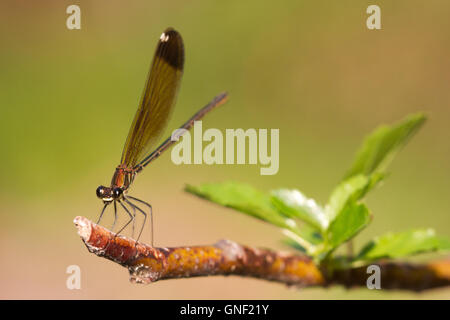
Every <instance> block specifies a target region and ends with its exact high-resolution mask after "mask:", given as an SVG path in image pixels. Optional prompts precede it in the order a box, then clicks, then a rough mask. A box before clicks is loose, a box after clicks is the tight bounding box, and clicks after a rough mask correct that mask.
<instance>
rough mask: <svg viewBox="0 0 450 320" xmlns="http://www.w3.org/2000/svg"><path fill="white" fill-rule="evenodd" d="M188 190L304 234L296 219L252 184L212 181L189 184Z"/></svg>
mask: <svg viewBox="0 0 450 320" xmlns="http://www.w3.org/2000/svg"><path fill="white" fill-rule="evenodd" d="M186 191H187V192H190V193H193V194H195V195H197V196H200V197H202V198H205V199H208V200H210V201H212V202H215V203H218V204H220V205H222V206H225V207H229V208H233V209H235V210H238V211H241V212H244V213H246V214H248V215H251V216H253V217H255V218H258V219H261V220H263V221H266V222H269V223H271V224H273V225H275V226H278V227H281V228H284V229H288V230H291V231H293V232H295V233H296V234H298V235H301V234H302V232H301V231H300V229H299V228H298V226H297V224H296V222H295V221H294V220H292V219H290V218H287V217H285V216H283V215H282V214H281V213H279V212H278V211H277V210H276V209H275V207H274V206H273V205H272V201H271V199H270V196H269V195H268V194H266V193H263V192H261V191H259V190H257V189H255V188H253V187H252V186H249V185H246V184H240V183H237V182H225V183H211V184H203V185H201V186H197V187H196V186H191V185H187V186H186Z"/></svg>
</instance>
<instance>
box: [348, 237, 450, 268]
mask: <svg viewBox="0 0 450 320" xmlns="http://www.w3.org/2000/svg"><path fill="white" fill-rule="evenodd" d="M449 249H450V241H449V240H448V239H445V238H442V237H438V236H436V234H435V232H434V230H433V229H419V230H410V231H404V232H399V233H387V234H385V235H382V236H380V237H377V238H375V239H374V240H372V241H370V242H369V243H368V244H366V245H365V246H364V247H363V248H362V249H361V252H360V253H359V254H358V256H357V258H356V260H365V261H367V260H377V259H380V258H399V257H405V256H409V255H413V254H417V253H421V252H430V251H435V250H449Z"/></svg>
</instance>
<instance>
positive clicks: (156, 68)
mask: <svg viewBox="0 0 450 320" xmlns="http://www.w3.org/2000/svg"><path fill="white" fill-rule="evenodd" d="M183 66H184V46H183V39H182V38H181V35H180V34H179V33H178V32H177V31H175V30H173V29H172V28H168V29H167V30H166V31H164V32H163V34H161V37H160V39H159V42H158V46H157V48H156V52H155V56H154V57H153V62H152V66H151V68H150V73H149V75H148V78H147V83H146V85H145V89H144V93H143V95H142V98H141V102H140V104H139V108H138V110H137V112H136V115H135V117H134V120H133V124H132V125H131V128H130V132H129V133H128V137H127V141H126V142H125V147H124V149H123V153H122V159H121V161H120V163H121V164H125V165H126V166H127V167H128V168H132V167H134V166H135V165H136V164H137V163H139V162H140V161H141V160H142V159H143V158H145V156H146V155H147V154H148V153H149V152H150V151H152V148H154V147H155V144H156V143H157V142H158V140H159V138H160V136H161V134H162V132H163V131H164V129H165V127H166V125H167V122H168V120H169V116H170V114H171V111H172V109H173V106H174V104H175V99H176V96H177V93H178V88H179V87H180V80H181V76H182V74H183Z"/></svg>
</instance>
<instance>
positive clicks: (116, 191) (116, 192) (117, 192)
mask: <svg viewBox="0 0 450 320" xmlns="http://www.w3.org/2000/svg"><path fill="white" fill-rule="evenodd" d="M122 193H123V191H122V189H120V188H114V190H113V197H114V198H116V199H117V198H119V197H120V196H121V195H122Z"/></svg>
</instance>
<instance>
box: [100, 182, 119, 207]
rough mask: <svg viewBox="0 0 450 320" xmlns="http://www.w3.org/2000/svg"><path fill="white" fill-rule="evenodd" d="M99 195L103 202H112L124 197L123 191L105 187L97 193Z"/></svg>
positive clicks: (101, 187) (117, 188)
mask: <svg viewBox="0 0 450 320" xmlns="http://www.w3.org/2000/svg"><path fill="white" fill-rule="evenodd" d="M95 193H96V194H97V197H98V198H100V199H102V200H103V202H105V203H107V202H112V201H113V200H117V199H119V198H120V197H122V195H123V190H122V189H121V188H119V187H116V188H111V187H105V186H100V187H98V188H97V190H96V191H95Z"/></svg>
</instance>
